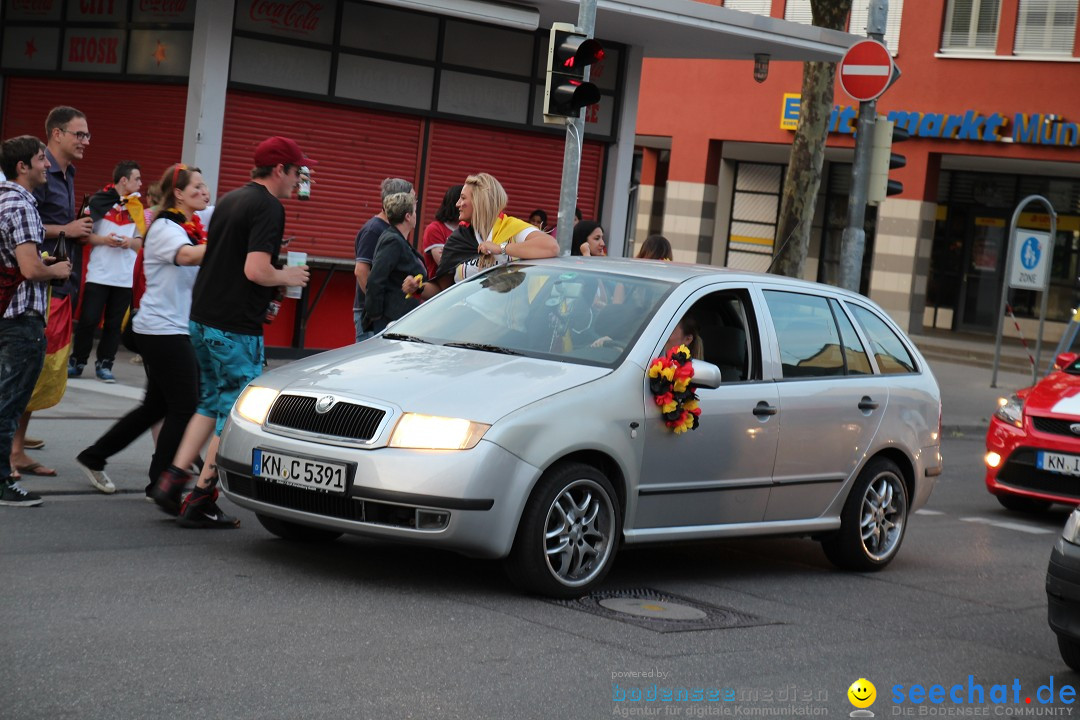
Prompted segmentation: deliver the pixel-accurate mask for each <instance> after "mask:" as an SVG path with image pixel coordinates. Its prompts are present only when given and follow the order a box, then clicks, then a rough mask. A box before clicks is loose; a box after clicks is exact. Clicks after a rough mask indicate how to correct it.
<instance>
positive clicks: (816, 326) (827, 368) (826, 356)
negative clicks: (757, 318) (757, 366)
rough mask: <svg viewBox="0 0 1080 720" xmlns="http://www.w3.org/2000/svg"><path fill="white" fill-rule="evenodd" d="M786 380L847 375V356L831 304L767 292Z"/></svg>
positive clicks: (805, 297)
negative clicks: (845, 368)
mask: <svg viewBox="0 0 1080 720" xmlns="http://www.w3.org/2000/svg"><path fill="white" fill-rule="evenodd" d="M764 294H765V301H766V303H767V304H768V306H769V314H770V315H771V316H772V321H773V326H774V327H775V328H776V338H777V342H778V343H779V345H780V364H781V366H782V368H783V373H784V377H785V378H800V377H820V376H830V375H843V374H844V353H843V351H842V350H841V349H840V337H839V335H838V334H837V330H836V323H835V321H834V320H833V314H832V311H831V310H830V309H829V303H828V301H827V300H826V299H825V298H823V297H819V296H817V295H804V294H802V293H792V292H781V291H778V290H766V291H764Z"/></svg>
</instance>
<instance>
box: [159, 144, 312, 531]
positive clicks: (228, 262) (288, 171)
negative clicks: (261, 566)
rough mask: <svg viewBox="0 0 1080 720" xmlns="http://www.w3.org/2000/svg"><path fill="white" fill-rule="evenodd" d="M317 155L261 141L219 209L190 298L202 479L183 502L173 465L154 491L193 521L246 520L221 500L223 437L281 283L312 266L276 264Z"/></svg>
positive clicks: (181, 474)
mask: <svg viewBox="0 0 1080 720" xmlns="http://www.w3.org/2000/svg"><path fill="white" fill-rule="evenodd" d="M313 164H315V161H314V160H312V159H310V158H308V157H305V156H304V153H303V152H302V151H301V150H300V146H299V145H297V144H296V143H295V142H293V141H292V140H290V139H289V138H285V137H280V136H277V137H272V138H267V139H266V140H264V141H262V142H261V143H259V146H258V147H257V148H255V168H254V169H252V171H251V182H249V183H248V184H247V185H245V186H243V187H242V188H239V189H237V190H233V191H232V192H230V193H229V194H228V195H226V196H225V197H223V198H222V199H221V201H220V202H219V203H218V204H217V207H216V209H215V210H214V215H213V218H212V219H211V220H210V228H209V231H208V238H207V244H206V255H205V257H204V258H203V262H202V267H201V269H200V270H199V275H198V277H197V278H196V280H195V287H194V288H193V290H192V301H191V322H190V330H191V344H192V345H193V346H194V347H195V356H196V358H198V361H199V408H198V410H197V412H196V413H195V415H194V416H193V417H192V419H191V422H190V423H189V425H188V428H187V432H186V433H185V435H194V434H196V433H201V432H203V427H204V425H205V422H206V421H207V420H209V421H211V422H213V423H214V431H215V432H214V437H213V438H212V439H211V441H210V447H209V448H208V450H207V453H206V462H205V463H204V464H203V468H202V472H201V473H200V474H199V479H198V482H197V483H196V484H195V487H194V489H192V491H191V493H189V494H188V496H187V498H186V499H184V501H183V503H182V504H181V502H180V498H181V495H182V493H183V490H184V486H185V485H186V484H187V481H188V479H189V477H190V476H189V474H188V472H187V471H186V470H184V469H181V468H178V467H176V466H175V465H172V466H170V467H169V468H168V469H166V470H165V472H163V473H162V474H161V478H160V479H159V480H158V482H157V484H156V485H155V486H154V489H153V490H152V491H151V497H153V498H154V501H155V502H157V504H158V505H159V506H161V508H162V509H163V510H165V511H166V512H168V513H170V514H172V515H176V514H179V518H178V519H177V523H178V524H179V525H180V526H181V527H188V528H233V527H238V526H239V525H240V521H239V520H238V519H237V518H235V517H232V516H231V515H228V514H226V513H224V512H223V511H222V510H221V509H220V508H219V507H218V506H217V502H216V500H217V497H218V491H217V467H216V466H215V465H214V461H215V459H216V457H217V448H218V441H219V440H220V437H221V431H222V429H223V428H224V427H225V419H226V418H227V417H228V416H229V410H231V409H232V405H233V403H234V402H236V398H237V397H238V396H239V395H240V391H241V390H243V389H244V386H245V385H247V384H248V382H250V381H251V380H253V379H255V378H256V377H258V376H259V375H260V374H262V368H263V357H264V352H263V323H265V322H269V320H270V319H272V317H268V316H267V310H268V309H269V307H270V304H271V302H272V301H274V299H275V293H276V290H277V288H279V287H304V286H306V285H307V283H308V268H307V265H298V266H289V267H282V268H279V267H276V266H275V265H276V264H277V261H278V253H279V252H280V250H281V241H282V237H283V236H284V234H285V207H284V206H283V205H282V204H281V201H282V200H283V199H285V198H288V197H291V196H292V194H293V192H294V191H295V190H296V187H297V185H299V183H300V167H301V166H304V165H306V166H309V167H310V166H311V165H313Z"/></svg>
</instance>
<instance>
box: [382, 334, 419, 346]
mask: <svg viewBox="0 0 1080 720" xmlns="http://www.w3.org/2000/svg"><path fill="white" fill-rule="evenodd" d="M382 337H384V338H386V339H387V340H407V341H408V342H418V343H424V344H425V345H430V344H431V341H430V340H425V339H424V338H422V337H417V336H415V335H402V334H401V333H393V332H390V333H383V334H382Z"/></svg>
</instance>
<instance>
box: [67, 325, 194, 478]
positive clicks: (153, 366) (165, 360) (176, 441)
mask: <svg viewBox="0 0 1080 720" xmlns="http://www.w3.org/2000/svg"><path fill="white" fill-rule="evenodd" d="M135 337H136V339H137V342H138V345H139V353H140V354H141V355H142V358H143V367H144V368H145V369H146V396H145V397H143V401H142V405H139V406H138V407H137V408H135V409H134V410H132V411H131V412H129V413H128V414H127V415H125V416H124V417H122V418H120V419H119V420H118V421H117V422H116V424H115V425H113V426H112V427H111V428H109V430H108V432H106V433H105V434H104V435H102V436H101V437H100V438H98V439H97V442H95V443H94V444H93V445H91V446H90V447H88V448H87V449H86V450H84V451H83V452H82V453H81V454H80V456H79V457H80V459H81V460H82V461H83V462H85V463H86V465H87V466H88V467H90V468H92V469H94V470H103V469H104V468H105V463H106V461H107V460H108V459H109V458H110V457H112V456H113V455H115V454H116V453H118V452H120V451H121V450H123V449H124V448H126V447H127V446H128V445H130V444H131V443H133V442H134V441H135V440H136V439H137V438H138V437H139V436H140V435H142V434H143V433H144V432H146V431H147V430H149V429H150V428H151V426H153V424H154V423H156V422H157V421H158V420H162V419H164V421H165V422H164V424H163V425H162V426H161V433H160V434H159V435H158V441H157V448H156V449H155V451H154V456H153V458H152V459H151V460H150V471H149V477H150V483H151V484H153V483H155V482H157V479H158V477H159V476H160V475H161V472H162V471H163V470H164V469H165V468H167V467H169V465H171V464H172V461H173V458H174V457H175V456H176V450H177V448H179V447H180V440H181V439H182V438H183V437H184V430H185V428H187V424H188V420H190V419H191V416H192V415H194V414H195V409H196V408H197V407H198V405H199V364H198V362H196V360H195V349H194V348H193V347H192V346H191V340H190V339H189V338H188V336H187V335H140V334H138V333H136V334H135Z"/></svg>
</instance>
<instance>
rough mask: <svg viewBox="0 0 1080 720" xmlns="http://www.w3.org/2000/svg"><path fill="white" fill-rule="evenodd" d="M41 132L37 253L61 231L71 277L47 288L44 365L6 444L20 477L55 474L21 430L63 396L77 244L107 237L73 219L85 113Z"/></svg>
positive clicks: (59, 110) (69, 112)
mask: <svg viewBox="0 0 1080 720" xmlns="http://www.w3.org/2000/svg"><path fill="white" fill-rule="evenodd" d="M45 134H46V135H47V140H46V147H45V159H46V160H48V161H49V169H48V171H47V173H46V181H45V184H44V185H41V186H40V187H38V188H37V189H36V190H34V198H35V199H36V200H37V204H38V212H39V214H40V215H41V221H42V222H43V223H44V225H45V242H44V244H43V247H42V250H43V251H45V252H48V253H49V255H50V256H52V257H56V256H57V255H58V252H57V246H58V245H59V244H60V240H59V237H60V233H63V234H64V235H65V236H66V240H65V249H64V252H65V253H66V254H67V256H68V258H70V260H71V276H70V277H69V278H68V279H67V281H66V282H65V283H64V284H63V285H61V286H58V287H53V289H52V299H51V300H50V303H49V322H48V325H47V327H46V329H45V336H46V338H47V340H48V349H47V350H46V355H45V364H44V367H43V368H42V370H41V374H40V375H39V376H38V380H37V385H36V386H35V387H34V394H33V395H32V396H31V398H30V403H29V404H28V405H27V406H26V412H25V413H24V414H23V416H22V418H21V419H20V421H19V427H18V430H16V432H15V438H14V441H13V442H12V444H11V465H12V467H14V468H16V469H18V470H19V471H20V472H22V473H23V474H24V475H43V476H52V475H56V471H55V470H53V469H52V468H48V467H45V466H44V465H42V464H41V463H39V462H35V461H34V459H33V458H31V457H30V456H29V455H27V454H26V447H27V446H30V447H41V446H42V445H44V442H43V441H41V440H28V439H27V438H26V429H27V427H28V425H29V423H30V413H31V412H33V411H35V410H44V409H46V408H50V407H52V406H53V405H56V404H57V403H59V402H60V400H61V399H62V398H63V397H64V392H65V391H66V390H67V365H68V355H69V354H70V351H71V324H72V323H71V318H72V313H73V312H74V307H75V305H76V303H77V301H78V293H79V278H80V275H81V273H82V246H83V245H87V244H94V245H104V244H106V243H107V242H108V241H109V239H108V238H105V237H101V236H99V235H95V234H94V233H93V221H92V220H91V219H90V218H89V217H76V213H77V206H76V203H75V161H76V160H82V159H83V153H84V152H85V151H86V148H87V146H88V145H89V144H90V128H89V126H88V125H87V122H86V115H84V114H83V113H81V112H80V111H78V110H76V109H75V108H73V107H68V106H66V105H61V106H59V107H55V108H53V109H52V110H50V111H49V115H48V117H47V118H46V120H45ZM95 487H97V489H98V490H100V491H102V492H108V493H111V492H115V490H116V488H113V487H98V486H96V485H95Z"/></svg>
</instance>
